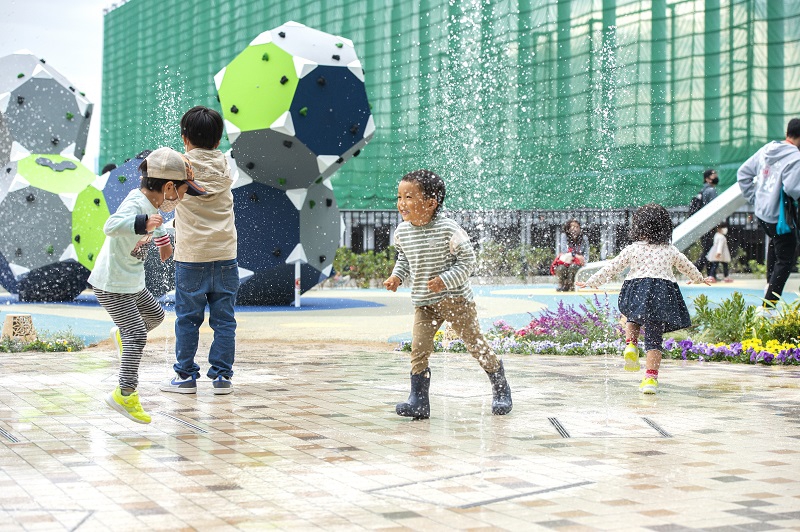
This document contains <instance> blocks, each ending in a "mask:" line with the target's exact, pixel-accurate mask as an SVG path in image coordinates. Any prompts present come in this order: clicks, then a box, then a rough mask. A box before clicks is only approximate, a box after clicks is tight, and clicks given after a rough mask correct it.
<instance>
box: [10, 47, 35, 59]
mask: <svg viewBox="0 0 800 532" xmlns="http://www.w3.org/2000/svg"><path fill="white" fill-rule="evenodd" d="M12 55H33V52H31V51H30V50H28V49H27V48H20V49H19V50H17V51H16V52H14V53H13V54H12ZM34 57H35V56H34Z"/></svg>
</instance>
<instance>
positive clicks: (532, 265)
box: [475, 240, 555, 279]
mask: <svg viewBox="0 0 800 532" xmlns="http://www.w3.org/2000/svg"><path fill="white" fill-rule="evenodd" d="M554 256H555V250H552V249H547V248H537V247H534V246H527V245H525V244H521V245H519V246H516V247H513V248H512V247H508V246H506V245H504V244H502V243H499V242H495V241H493V240H489V241H487V242H484V243H483V245H482V246H481V248H480V249H479V250H478V253H477V260H478V267H477V269H476V272H475V274H476V275H480V276H483V277H520V278H523V279H524V278H525V277H526V276H528V275H547V274H549V273H550V263H552V262H553V258H554Z"/></svg>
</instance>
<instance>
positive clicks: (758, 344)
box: [398, 293, 800, 365]
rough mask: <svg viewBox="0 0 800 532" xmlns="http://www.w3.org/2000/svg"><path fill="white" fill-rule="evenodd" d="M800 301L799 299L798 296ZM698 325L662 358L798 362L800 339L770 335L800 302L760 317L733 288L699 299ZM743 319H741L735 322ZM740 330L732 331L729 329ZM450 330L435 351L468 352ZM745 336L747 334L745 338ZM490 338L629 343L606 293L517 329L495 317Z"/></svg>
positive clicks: (616, 349)
mask: <svg viewBox="0 0 800 532" xmlns="http://www.w3.org/2000/svg"><path fill="white" fill-rule="evenodd" d="M798 301H800V300H798ZM695 309H696V311H697V313H696V316H695V319H694V320H693V321H694V322H695V325H693V327H692V328H691V329H690V330H689V331H690V333H692V334H693V335H694V336H695V337H696V338H698V339H697V340H692V339H691V338H687V339H682V340H681V339H676V338H667V339H666V341H665V342H664V350H663V353H664V357H665V358H671V359H680V360H698V361H706V362H710V361H714V362H716V361H727V362H734V363H743V364H767V365H800V343H798V342H797V339H794V338H793V339H791V340H789V341H787V340H786V339H785V338H784V339H782V340H779V339H776V338H772V337H770V336H771V335H773V334H777V335H783V334H784V333H783V332H782V331H784V330H785V329H786V328H787V325H786V324H787V323H789V324H793V323H795V322H798V323H800V303H796V304H792V305H785V306H784V307H782V310H781V311H780V314H779V315H778V316H777V317H775V318H774V319H769V318H759V317H757V315H756V312H755V309H754V307H752V306H749V307H748V306H747V305H745V304H744V300H743V298H742V297H741V295H740V294H738V293H734V294H733V295H732V296H731V298H730V299H729V300H725V301H722V302H721V303H720V304H719V305H718V306H717V308H716V309H710V308H709V303H708V300H707V298H705V296H700V297H698V298H697V300H696V301H695ZM736 320H739V321H736ZM734 330H736V331H739V332H738V336H739V338H736V337H735V336H732V334H733V333H732V332H731V331H734ZM450 336H452V334H451V333H450V331H448V330H445V331H441V330H440V331H439V332H437V333H436V336H435V337H434V351H437V352H441V351H448V352H454V353H464V352H466V346H465V345H464V343H463V342H462V341H461V340H460V339H454V340H449V338H448V337H450ZM714 336H717V337H724V338H731V339H733V340H735V341H730V342H716V343H715V342H709V341H704V340H705V339H706V338H708V337H712V338H713V337H714ZM742 336H746V338H741V337H742ZM486 340H487V341H488V342H489V344H490V345H491V347H492V349H493V350H494V351H495V352H496V353H498V354H505V353H514V354H521V355H534V354H540V355H571V356H597V355H619V356H621V355H622V350H623V349H624V348H625V342H624V340H623V328H622V324H621V316H620V314H619V312H618V311H617V310H616V309H614V308H613V307H611V305H610V304H609V302H608V298H607V297H606V299H605V300H604V301H601V300H600V299H599V298H598V297H597V296H595V297H594V298H593V299H591V300H587V301H586V303H585V304H582V305H577V306H573V305H565V304H564V302H563V301H561V302H560V303H559V305H558V307H557V308H556V309H555V310H545V311H543V312H542V313H540V314H539V315H538V316H533V315H532V316H531V322H530V323H529V324H528V325H526V326H525V327H523V328H521V329H515V328H514V327H512V326H511V325H509V324H508V323H506V322H504V321H498V322H495V323H494V325H493V327H492V328H491V329H490V330H489V331H488V332H487V333H486ZM398 350H400V351H411V342H401V343H400V346H399V347H398Z"/></svg>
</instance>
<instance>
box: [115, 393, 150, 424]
mask: <svg viewBox="0 0 800 532" xmlns="http://www.w3.org/2000/svg"><path fill="white" fill-rule="evenodd" d="M106 404H108V406H110V407H111V408H113V409H114V410H116V411H117V412H119V413H120V414H122V415H123V416H125V417H126V418H128V419H130V420H131V421H135V422H136V423H150V414H148V413H147V412H145V411H144V409H143V408H142V405H141V404H140V403H139V392H133V393H132V394H130V395H128V396H125V395H122V391H120V389H119V386H117V387H116V389H115V390H114V391H113V392H111V393H110V394H108V395H106Z"/></svg>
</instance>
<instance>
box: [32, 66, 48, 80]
mask: <svg viewBox="0 0 800 532" xmlns="http://www.w3.org/2000/svg"><path fill="white" fill-rule="evenodd" d="M31 77H32V78H38V79H53V75H52V74H51V73H50V72H48V71H47V69H46V68H45V67H43V66H42V65H36V67H35V68H34V69H33V73H32V74H31Z"/></svg>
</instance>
